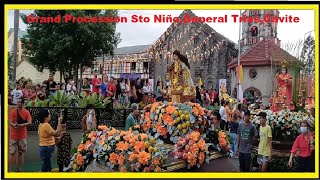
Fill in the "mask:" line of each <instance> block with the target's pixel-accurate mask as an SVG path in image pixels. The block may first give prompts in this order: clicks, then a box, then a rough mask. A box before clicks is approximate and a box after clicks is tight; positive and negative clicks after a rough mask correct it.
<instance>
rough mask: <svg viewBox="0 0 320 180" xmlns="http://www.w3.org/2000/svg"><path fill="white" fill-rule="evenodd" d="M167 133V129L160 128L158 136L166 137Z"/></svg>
mask: <svg viewBox="0 0 320 180" xmlns="http://www.w3.org/2000/svg"><path fill="white" fill-rule="evenodd" d="M167 133H168V129H167V128H165V127H162V128H161V129H160V135H161V136H166V135H167Z"/></svg>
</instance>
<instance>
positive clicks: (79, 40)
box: [21, 10, 120, 77]
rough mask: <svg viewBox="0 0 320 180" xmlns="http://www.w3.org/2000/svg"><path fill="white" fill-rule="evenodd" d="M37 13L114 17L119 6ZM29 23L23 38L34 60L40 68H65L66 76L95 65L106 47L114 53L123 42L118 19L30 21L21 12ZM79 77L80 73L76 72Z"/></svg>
mask: <svg viewBox="0 0 320 180" xmlns="http://www.w3.org/2000/svg"><path fill="white" fill-rule="evenodd" d="M32 15H33V16H42V17H56V16H58V15H60V16H61V19H64V17H65V16H66V15H72V16H73V17H85V16H89V17H90V16H91V17H98V16H103V17H114V16H117V11H116V10H35V11H34V12H33V13H32ZM21 18H22V20H23V22H24V23H25V24H27V33H28V34H27V35H26V36H25V37H24V38H22V42H23V43H24V44H25V52H26V54H27V55H30V58H29V60H30V62H31V63H33V64H34V65H35V66H36V67H37V69H38V70H39V71H43V69H44V68H48V69H50V70H51V71H57V70H59V71H61V72H62V73H63V74H64V75H65V77H70V76H72V75H77V72H78V71H77V70H78V68H79V65H81V66H82V67H84V66H87V67H91V66H92V65H93V61H94V59H95V57H97V56H99V55H100V54H101V53H102V52H101V50H102V51H104V53H105V54H110V55H113V51H114V48H115V47H116V45H117V44H118V43H119V41H120V38H119V34H116V23H71V22H68V23H65V22H64V21H63V20H62V22H61V23H28V21H27V15H22V16H21ZM76 77H77V76H76Z"/></svg>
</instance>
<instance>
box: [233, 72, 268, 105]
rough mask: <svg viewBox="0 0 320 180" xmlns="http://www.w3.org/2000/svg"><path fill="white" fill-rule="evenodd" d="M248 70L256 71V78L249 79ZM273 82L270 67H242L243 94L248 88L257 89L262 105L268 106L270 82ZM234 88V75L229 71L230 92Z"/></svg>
mask: <svg viewBox="0 0 320 180" xmlns="http://www.w3.org/2000/svg"><path fill="white" fill-rule="evenodd" d="M250 69H255V70H256V71H257V77H256V78H255V79H251V78H250V77H249V71H250ZM273 80H274V75H272V74H271V67H270V66H251V67H250V66H243V83H242V90H243V92H244V91H245V90H246V89H247V88H250V87H254V88H257V89H258V90H259V91H260V92H261V95H262V103H263V104H264V105H268V104H269V99H270V97H271V92H272V87H273V86H272V82H273ZM235 86H236V74H235V71H234V70H233V71H231V92H232V91H233V89H234V88H235Z"/></svg>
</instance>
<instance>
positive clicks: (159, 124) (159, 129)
mask: <svg viewBox="0 0 320 180" xmlns="http://www.w3.org/2000/svg"><path fill="white" fill-rule="evenodd" d="M156 129H157V132H159V133H160V132H161V129H162V123H157V124H156Z"/></svg>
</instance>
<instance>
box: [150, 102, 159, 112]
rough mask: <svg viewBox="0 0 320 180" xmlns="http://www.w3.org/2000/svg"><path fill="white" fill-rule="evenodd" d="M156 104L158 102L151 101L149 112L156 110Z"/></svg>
mask: <svg viewBox="0 0 320 180" xmlns="http://www.w3.org/2000/svg"><path fill="white" fill-rule="evenodd" d="M158 105H159V103H158V102H155V103H153V104H152V106H151V110H150V112H154V111H155V110H156V108H157V107H158Z"/></svg>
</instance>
